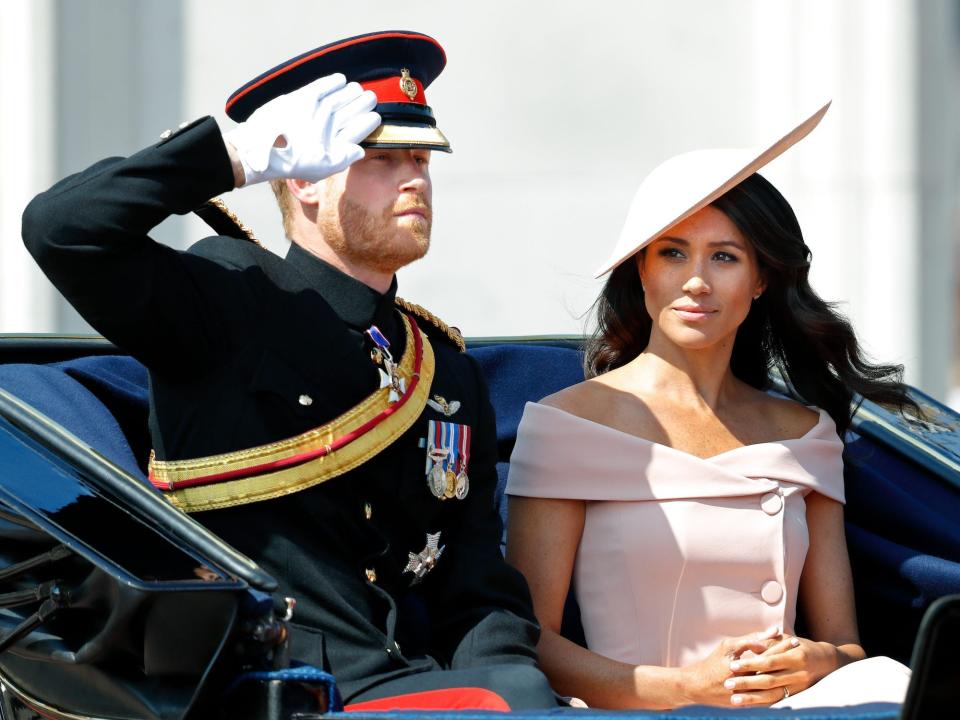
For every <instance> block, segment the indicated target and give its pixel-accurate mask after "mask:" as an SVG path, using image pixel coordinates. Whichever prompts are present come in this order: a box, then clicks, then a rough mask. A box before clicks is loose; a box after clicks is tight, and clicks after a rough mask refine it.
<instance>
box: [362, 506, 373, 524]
mask: <svg viewBox="0 0 960 720" xmlns="http://www.w3.org/2000/svg"><path fill="white" fill-rule="evenodd" d="M363 516H364V517H365V518H366V519H367V520H369V519H370V518H372V517H373V505H371V504H370V503H368V502H367V503H364V504H363Z"/></svg>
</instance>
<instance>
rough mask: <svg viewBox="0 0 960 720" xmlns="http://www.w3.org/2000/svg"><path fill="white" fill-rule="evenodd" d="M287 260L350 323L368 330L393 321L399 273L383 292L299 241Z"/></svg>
mask: <svg viewBox="0 0 960 720" xmlns="http://www.w3.org/2000/svg"><path fill="white" fill-rule="evenodd" d="M287 262H289V263H291V264H292V265H293V266H294V267H296V268H297V270H299V271H300V272H301V273H302V274H303V275H304V276H305V277H306V279H307V280H308V282H309V283H310V287H311V288H313V289H314V290H316V291H317V292H319V293H320V294H321V295H322V296H323V299H324V300H326V301H327V303H328V304H329V305H330V307H332V308H333V311H334V312H335V313H336V314H337V315H338V316H339V317H340V319H341V320H343V321H344V322H345V323H346V324H347V325H349V326H350V327H352V328H355V329H358V330H366V329H367V328H368V327H370V326H371V325H377V326H378V327H380V328H382V329H384V330H386V329H387V327H390V326H392V324H393V321H394V312H393V310H394V300H395V299H396V296H397V276H396V275H394V276H393V281H392V282H391V283H390V287H389V288H388V289H387V291H386V292H385V293H383V294H381V293H378V292H377V291H376V290H374V289H373V288H372V287H370V286H369V285H365V284H364V283H362V282H360V281H359V280H357V279H355V278H352V277H350V276H349V275H347V274H346V273H344V272H341V271H340V270H337V269H336V268H335V267H333V266H332V265H330V264H329V263H327V262H324V261H323V260H321V259H320V258H318V257H317V256H316V255H313V254H312V253H310V252H309V251H307V250H304V249H303V248H302V247H300V246H299V245H297V244H296V243H290V250H289V251H288V252H287Z"/></svg>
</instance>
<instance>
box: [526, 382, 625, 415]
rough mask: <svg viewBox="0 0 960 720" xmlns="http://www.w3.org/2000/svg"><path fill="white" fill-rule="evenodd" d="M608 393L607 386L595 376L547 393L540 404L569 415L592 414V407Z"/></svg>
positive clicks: (601, 401) (607, 395)
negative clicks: (550, 393)
mask: <svg viewBox="0 0 960 720" xmlns="http://www.w3.org/2000/svg"><path fill="white" fill-rule="evenodd" d="M609 395H610V388H609V387H607V386H606V385H605V384H604V383H602V382H599V381H597V379H596V378H591V379H590V380H584V381H583V382H580V383H577V384H576V385H570V386H569V387H565V388H564V389H563V390H559V391H558V392H555V393H553V394H552V395H547V396H546V397H545V398H543V399H542V400H541V401H540V404H541V405H547V406H548V407H552V408H557V409H558V410H563V411H564V412H568V413H570V414H571V415H579V416H584V415H592V414H593V413H592V412H591V411H592V409H593V408H594V407H595V406H597V405H599V404H601V403H603V402H604V400H605V399H606V398H608V397H609Z"/></svg>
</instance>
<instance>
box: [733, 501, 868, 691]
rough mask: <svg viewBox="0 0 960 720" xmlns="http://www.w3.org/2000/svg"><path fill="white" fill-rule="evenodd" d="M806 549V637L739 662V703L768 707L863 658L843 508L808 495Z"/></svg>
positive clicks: (803, 584) (736, 682)
mask: <svg viewBox="0 0 960 720" xmlns="http://www.w3.org/2000/svg"><path fill="white" fill-rule="evenodd" d="M806 503H807V527H808V529H809V533H810V549H809V550H808V552H807V558H806V561H805V563H804V566H803V574H802V575H801V576H800V595H799V599H800V605H801V606H802V607H803V610H804V619H805V620H806V623H807V627H808V628H809V631H810V639H806V638H785V639H784V641H783V642H781V643H779V644H777V645H776V646H774V647H771V648H770V650H768V651H767V652H766V653H764V654H763V655H761V656H759V657H757V658H752V659H749V660H743V661H741V662H740V663H739V666H738V667H736V670H737V672H741V673H756V674H747V675H743V676H741V677H737V678H734V679H733V683H734V688H733V690H734V692H735V694H739V695H742V696H743V700H742V703H741V704H744V705H755V704H761V705H766V704H770V703H772V702H777V701H779V700H782V699H783V696H784V692H783V688H784V687H786V688H788V689H789V691H790V693H791V694H796V693H798V692H800V691H801V690H804V689H806V688H808V687H810V686H811V685H813V684H814V683H815V682H817V681H818V680H819V679H820V678H822V677H824V676H825V675H827V674H828V673H831V672H833V671H834V670H836V669H837V668H839V667H841V666H843V665H846V664H847V663H850V662H853V661H855V660H862V659H863V658H864V657H866V653H864V651H863V648H862V647H861V646H860V638H859V635H858V633H857V615H856V607H855V605H854V598H853V576H852V573H851V571H850V558H849V557H848V555H847V542H846V537H845V535H844V529H843V506H842V505H841V504H840V503H838V502H836V501H835V500H831V499H830V498H827V497H825V496H824V495H821V494H819V493H810V494H809V495H807V497H806Z"/></svg>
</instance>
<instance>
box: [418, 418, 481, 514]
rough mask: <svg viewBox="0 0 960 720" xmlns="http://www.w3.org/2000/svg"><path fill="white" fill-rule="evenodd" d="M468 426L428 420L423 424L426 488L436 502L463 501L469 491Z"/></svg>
mask: <svg viewBox="0 0 960 720" xmlns="http://www.w3.org/2000/svg"><path fill="white" fill-rule="evenodd" d="M469 461H470V426H469V425H460V424H458V423H452V422H444V421H441V420H429V421H428V423H427V467H426V476H427V487H428V488H429V489H430V492H431V493H433V496H434V497H436V498H438V499H440V500H449V499H450V498H454V497H455V498H457V499H458V500H463V499H464V498H465V497H466V496H467V493H469V492H470V477H469V476H468V475H467V466H468V464H469Z"/></svg>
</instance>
